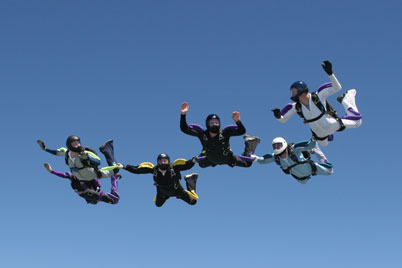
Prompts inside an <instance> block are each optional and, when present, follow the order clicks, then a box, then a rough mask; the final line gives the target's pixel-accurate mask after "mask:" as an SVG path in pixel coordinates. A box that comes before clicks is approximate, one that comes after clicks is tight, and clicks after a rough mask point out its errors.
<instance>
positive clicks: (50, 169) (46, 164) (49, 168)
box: [43, 163, 53, 172]
mask: <svg viewBox="0 0 402 268" xmlns="http://www.w3.org/2000/svg"><path fill="white" fill-rule="evenodd" d="M43 166H44V167H45V168H46V170H47V171H49V172H52V170H53V169H52V166H51V165H50V164H49V163H44V164H43Z"/></svg>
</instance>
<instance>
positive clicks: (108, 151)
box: [99, 140, 117, 166]
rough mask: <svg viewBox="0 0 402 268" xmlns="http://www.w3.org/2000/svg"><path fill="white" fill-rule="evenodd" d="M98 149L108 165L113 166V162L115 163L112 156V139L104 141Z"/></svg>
mask: <svg viewBox="0 0 402 268" xmlns="http://www.w3.org/2000/svg"><path fill="white" fill-rule="evenodd" d="M99 151H101V153H103V155H104V156H105V158H106V161H107V164H108V165H109V166H113V165H114V164H115V163H117V161H116V159H115V157H114V148H113V140H108V141H107V142H105V143H104V144H103V145H102V146H101V147H99Z"/></svg>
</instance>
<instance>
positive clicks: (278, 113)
mask: <svg viewBox="0 0 402 268" xmlns="http://www.w3.org/2000/svg"><path fill="white" fill-rule="evenodd" d="M272 112H273V113H274V116H275V117H276V119H280V118H281V117H282V114H281V110H279V109H278V108H274V109H272Z"/></svg>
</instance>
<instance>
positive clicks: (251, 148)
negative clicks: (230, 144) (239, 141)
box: [243, 135, 260, 156]
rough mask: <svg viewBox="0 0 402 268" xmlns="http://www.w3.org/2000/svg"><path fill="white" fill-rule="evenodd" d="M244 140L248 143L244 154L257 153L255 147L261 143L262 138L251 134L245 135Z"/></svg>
mask: <svg viewBox="0 0 402 268" xmlns="http://www.w3.org/2000/svg"><path fill="white" fill-rule="evenodd" d="M243 138H244V142H245V144H246V148H245V149H244V153H243V155H244V156H250V155H252V154H254V153H255V149H256V148H257V145H258V144H259V143H260V138H258V137H257V136H250V135H244V136H243Z"/></svg>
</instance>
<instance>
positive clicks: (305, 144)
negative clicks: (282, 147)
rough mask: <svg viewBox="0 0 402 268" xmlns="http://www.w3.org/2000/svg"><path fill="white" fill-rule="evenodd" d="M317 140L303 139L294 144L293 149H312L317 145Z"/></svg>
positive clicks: (302, 150)
mask: <svg viewBox="0 0 402 268" xmlns="http://www.w3.org/2000/svg"><path fill="white" fill-rule="evenodd" d="M316 144H317V142H316V141H315V140H312V139H311V140H308V141H301V142H298V143H295V144H293V150H294V151H295V153H296V152H304V151H310V150H312V149H313V148H314V147H315V146H316Z"/></svg>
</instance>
